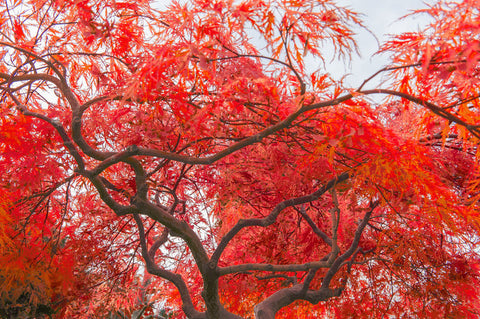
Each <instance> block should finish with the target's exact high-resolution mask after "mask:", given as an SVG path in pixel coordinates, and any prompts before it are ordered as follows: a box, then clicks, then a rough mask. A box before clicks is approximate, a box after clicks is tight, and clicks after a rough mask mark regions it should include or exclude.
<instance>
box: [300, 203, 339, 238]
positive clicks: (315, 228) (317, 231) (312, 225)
mask: <svg viewBox="0 0 480 319" xmlns="http://www.w3.org/2000/svg"><path fill="white" fill-rule="evenodd" d="M296 210H297V212H298V213H299V214H300V215H302V217H303V219H305V221H306V222H307V223H308V225H309V226H310V228H311V229H312V230H313V232H314V233H315V234H316V235H317V236H318V237H320V238H322V239H323V241H324V242H325V243H327V245H328V246H330V247H331V246H332V239H331V238H330V237H328V235H327V234H325V233H324V232H323V231H322V230H321V229H320V228H318V226H317V225H316V224H315V222H314V221H313V220H312V218H310V216H309V215H308V214H307V213H306V212H305V210H304V209H296Z"/></svg>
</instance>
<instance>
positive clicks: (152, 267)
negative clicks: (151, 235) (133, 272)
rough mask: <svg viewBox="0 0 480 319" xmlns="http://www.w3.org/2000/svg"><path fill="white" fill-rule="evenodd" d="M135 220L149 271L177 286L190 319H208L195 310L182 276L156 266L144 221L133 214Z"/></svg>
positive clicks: (184, 309) (183, 306)
mask: <svg viewBox="0 0 480 319" xmlns="http://www.w3.org/2000/svg"><path fill="white" fill-rule="evenodd" d="M133 218H134V219H135V222H136V223H137V227H138V232H139V237H140V247H141V253H142V257H143V260H144V261H145V265H146V268H147V271H148V272H149V273H150V274H152V275H155V276H159V277H161V278H164V279H166V280H168V281H170V282H172V283H173V284H174V285H175V287H176V288H177V290H178V292H179V293H180V298H181V299H182V308H183V311H184V312H185V314H186V315H187V317H188V318H206V316H205V313H201V312H199V311H197V310H196V309H195V306H194V305H193V302H192V298H191V296H190V293H189V292H188V287H187V285H186V283H185V281H184V280H183V278H182V276H181V275H179V274H176V273H173V272H171V271H168V270H165V269H162V268H160V267H158V266H157V265H156V264H155V262H154V260H153V259H152V258H151V255H150V254H149V251H148V248H147V241H146V238H145V228H144V227H143V222H142V219H141V218H140V216H139V215H138V214H133Z"/></svg>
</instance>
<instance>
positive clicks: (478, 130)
mask: <svg viewBox="0 0 480 319" xmlns="http://www.w3.org/2000/svg"><path fill="white" fill-rule="evenodd" d="M359 93H362V94H387V95H393V96H398V97H401V98H404V99H406V100H409V101H411V102H414V103H416V104H418V105H422V106H425V107H426V108H428V109H429V110H430V111H432V112H433V113H434V114H436V115H438V116H440V117H442V118H444V119H447V120H449V121H451V122H454V123H456V124H458V125H460V126H463V127H465V128H466V129H467V130H468V131H470V133H472V135H473V136H475V137H476V138H478V139H480V125H471V124H468V123H467V122H465V121H464V120H462V119H461V118H459V117H457V116H455V115H453V114H451V113H449V112H447V111H446V110H444V109H443V108H441V107H439V106H438V105H435V104H434V103H431V102H428V101H426V100H423V99H421V98H418V97H415V96H413V95H410V94H407V93H403V92H398V91H394V90H387V89H374V90H366V91H359Z"/></svg>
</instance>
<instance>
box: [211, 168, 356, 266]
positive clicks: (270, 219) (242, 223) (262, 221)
mask: <svg viewBox="0 0 480 319" xmlns="http://www.w3.org/2000/svg"><path fill="white" fill-rule="evenodd" d="M349 177H350V173H348V172H344V173H342V174H340V175H338V176H337V177H335V178H333V179H331V180H330V181H329V182H328V183H327V184H325V185H324V186H323V187H321V188H320V189H318V190H316V191H315V192H313V193H312V194H310V195H305V196H301V197H296V198H292V199H287V200H284V201H283V202H281V203H279V204H278V205H277V206H275V208H274V209H273V210H272V211H271V212H270V214H269V215H268V216H266V217H264V218H250V219H240V220H239V221H238V222H237V224H236V225H235V226H233V228H232V229H230V231H229V232H228V233H227V234H226V235H225V236H223V237H222V239H221V241H220V243H219V244H218V247H217V249H216V250H215V252H214V253H213V255H212V258H211V260H210V263H211V264H212V265H213V266H216V265H217V264H218V261H219V259H220V256H221V255H222V253H223V251H224V250H225V248H226V247H227V245H228V243H229V242H230V241H231V240H232V239H233V237H235V235H236V234H238V232H239V231H240V230H242V229H243V228H245V227H252V226H261V227H267V226H270V225H272V224H273V223H275V221H276V219H277V217H278V215H279V214H280V213H281V212H282V211H283V210H284V209H285V208H287V207H292V206H296V205H301V204H305V203H308V202H312V201H314V200H317V199H318V198H320V197H321V196H322V195H323V194H324V193H325V192H327V191H328V190H330V189H331V188H333V187H335V185H336V184H338V183H341V182H344V181H346V180H347V179H348V178H349Z"/></svg>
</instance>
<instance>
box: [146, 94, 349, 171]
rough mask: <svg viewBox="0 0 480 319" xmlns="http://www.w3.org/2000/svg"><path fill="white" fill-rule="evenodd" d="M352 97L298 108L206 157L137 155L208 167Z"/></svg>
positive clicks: (161, 153)
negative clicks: (309, 113)
mask: <svg viewBox="0 0 480 319" xmlns="http://www.w3.org/2000/svg"><path fill="white" fill-rule="evenodd" d="M352 97H353V95H352V94H346V95H344V96H341V97H338V98H335V99H332V100H328V101H324V102H319V103H314V104H310V105H306V106H304V107H302V108H299V109H298V110H297V111H296V112H294V113H292V114H291V115H290V116H288V117H287V118H286V119H285V120H283V121H281V122H278V123H277V124H274V125H272V126H270V127H268V128H266V129H264V130H263V131H260V132H259V133H257V134H255V135H252V136H249V137H247V138H245V139H243V140H241V141H239V142H237V143H235V144H233V145H231V146H229V147H227V148H226V149H224V150H223V151H220V152H218V153H216V154H214V155H211V156H207V157H192V156H185V155H181V154H178V153H171V152H165V151H160V150H155V149H149V148H143V147H139V148H138V152H137V155H144V156H153V157H158V158H165V159H169V160H172V161H176V162H181V163H185V164H197V165H208V164H212V163H214V162H216V161H218V160H220V159H222V158H224V157H226V156H227V155H230V154H232V153H234V152H235V151H238V150H240V149H242V148H244V147H246V146H249V145H252V144H255V143H258V142H260V141H261V140H263V139H264V138H266V137H267V136H270V135H272V134H274V133H276V132H278V131H281V130H283V129H285V128H287V127H288V126H289V125H290V124H292V122H293V121H295V120H296V119H297V118H298V117H299V116H300V115H301V114H303V113H305V112H307V111H311V110H315V109H319V108H324V107H328V106H334V105H337V104H340V103H342V102H345V101H347V100H349V99H351V98H352Z"/></svg>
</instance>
